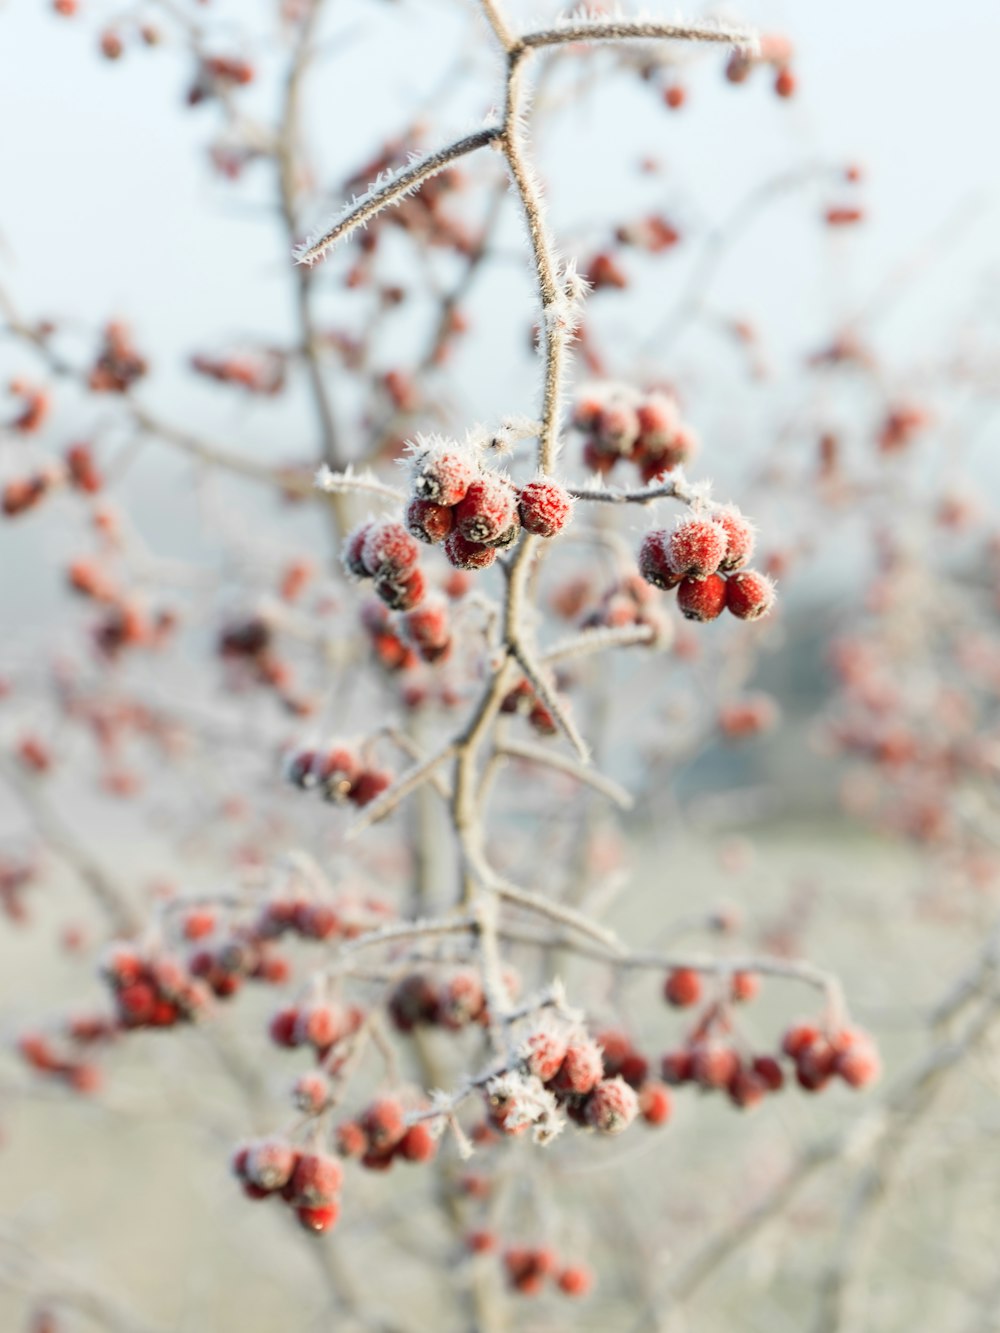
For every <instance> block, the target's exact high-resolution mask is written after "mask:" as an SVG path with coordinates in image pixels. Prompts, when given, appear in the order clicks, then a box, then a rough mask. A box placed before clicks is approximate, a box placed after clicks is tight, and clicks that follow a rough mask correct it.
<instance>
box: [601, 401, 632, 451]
mask: <svg viewBox="0 0 1000 1333" xmlns="http://www.w3.org/2000/svg"><path fill="white" fill-rule="evenodd" d="M638 438H639V417H638V414H637V412H636V410H635V408H634V407H631V406H630V405H629V404H628V403H608V404H607V406H606V407H604V408H602V409H601V414H600V416H599V417H598V419H597V442H598V445H599V447H600V449H601V450H602V451H603V452H604V453H609V454H622V455H624V454H628V453H630V452H631V450H632V447H633V445H634V444H635V442H636V440H637V439H638Z"/></svg>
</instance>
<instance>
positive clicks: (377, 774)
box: [347, 768, 392, 807]
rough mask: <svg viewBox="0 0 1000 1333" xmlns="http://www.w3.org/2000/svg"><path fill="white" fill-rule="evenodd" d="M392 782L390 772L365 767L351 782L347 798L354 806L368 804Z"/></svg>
mask: <svg viewBox="0 0 1000 1333" xmlns="http://www.w3.org/2000/svg"><path fill="white" fill-rule="evenodd" d="M391 784H392V774H391V773H384V772H382V770H381V769H375V768H366V769H365V770H364V771H363V772H361V773H359V774H358V776H357V777H356V778H355V780H354V782H353V783H352V784H351V789H350V791H349V792H348V793H347V799H348V800H349V801H351V802H352V803H353V804H354V805H356V806H359V807H360V806H364V805H369V804H370V803H371V802H372V801H374V800H375V798H376V796H381V794H382V793H383V792H384V791H385V789H386V787H388V786H390V785H391Z"/></svg>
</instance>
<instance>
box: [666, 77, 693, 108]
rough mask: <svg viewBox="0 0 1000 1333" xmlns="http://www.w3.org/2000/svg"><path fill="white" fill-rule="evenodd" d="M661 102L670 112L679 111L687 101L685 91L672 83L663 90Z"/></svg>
mask: <svg viewBox="0 0 1000 1333" xmlns="http://www.w3.org/2000/svg"><path fill="white" fill-rule="evenodd" d="M663 100H664V102H665V103H666V104H667V106H668V107H669V108H670V110H671V111H679V110H680V108H681V107H682V106H683V105H684V103H685V102H686V101H687V89H686V88H684V87H683V86H682V85H681V84H679V83H672V84H671V85H670V87H669V88H665V89H664V91H663Z"/></svg>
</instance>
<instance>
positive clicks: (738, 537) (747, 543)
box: [712, 505, 755, 574]
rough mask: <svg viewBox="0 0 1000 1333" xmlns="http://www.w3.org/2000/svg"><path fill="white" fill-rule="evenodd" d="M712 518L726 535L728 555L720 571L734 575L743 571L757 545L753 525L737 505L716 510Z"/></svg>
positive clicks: (721, 562) (720, 564)
mask: <svg viewBox="0 0 1000 1333" xmlns="http://www.w3.org/2000/svg"><path fill="white" fill-rule="evenodd" d="M712 518H713V519H714V520H715V522H716V523H718V525H719V527H720V528H722V530H723V531H724V532H725V534H726V553H725V555H724V556H723V557H722V560H721V561H720V563H719V570H720V572H721V573H723V574H732V573H733V572H734V570H737V569H742V568H743V566H744V565H746V564H748V563H749V561H750V557H751V556H752V555H753V548H754V544H755V536H754V529H753V524H752V523H751V522H750V520H749V519H748V518H746V517H745V516H744V515H743V514H741V513H740V511H739V510H738V509H737V508H736V506H735V505H726V506H724V508H722V509H716V510H715V511H714V512H713V514H712Z"/></svg>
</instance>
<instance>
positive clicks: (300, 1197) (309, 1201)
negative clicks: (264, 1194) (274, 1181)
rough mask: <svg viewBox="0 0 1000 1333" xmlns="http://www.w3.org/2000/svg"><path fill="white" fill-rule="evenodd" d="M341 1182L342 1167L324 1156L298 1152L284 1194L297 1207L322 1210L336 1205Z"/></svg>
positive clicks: (342, 1176)
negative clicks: (299, 1153) (299, 1154)
mask: <svg viewBox="0 0 1000 1333" xmlns="http://www.w3.org/2000/svg"><path fill="white" fill-rule="evenodd" d="M343 1182H344V1168H343V1167H342V1166H341V1165H340V1163H339V1162H338V1161H337V1159H336V1157H328V1156H327V1154H326V1153H302V1155H301V1156H300V1157H299V1159H298V1161H297V1162H296V1164H295V1170H294V1171H293V1172H292V1175H291V1179H290V1180H289V1181H288V1184H287V1187H286V1193H287V1196H288V1198H289V1200H290V1201H291V1202H293V1203H295V1204H296V1206H297V1207H299V1208H326V1207H329V1205H331V1204H333V1203H336V1201H337V1195H338V1194H339V1193H340V1187H341V1185H342V1184H343Z"/></svg>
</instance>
